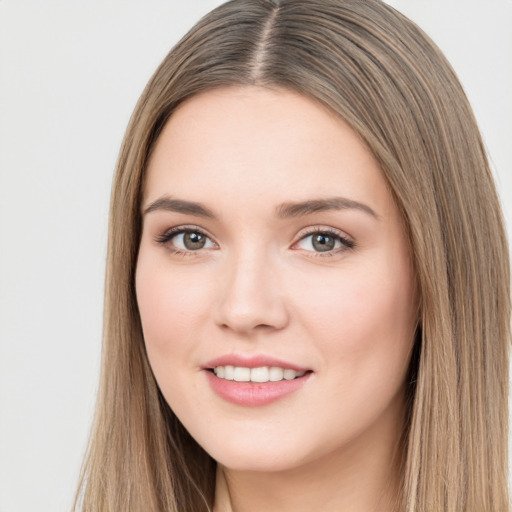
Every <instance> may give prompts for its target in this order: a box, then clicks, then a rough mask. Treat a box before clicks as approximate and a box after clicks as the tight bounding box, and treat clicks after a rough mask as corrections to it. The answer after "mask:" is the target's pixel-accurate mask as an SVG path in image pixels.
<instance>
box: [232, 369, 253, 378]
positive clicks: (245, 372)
mask: <svg viewBox="0 0 512 512" xmlns="http://www.w3.org/2000/svg"><path fill="white" fill-rule="evenodd" d="M233 380H236V381H237V382H250V381H251V369H250V368H243V367H242V366H235V373H234V376H233Z"/></svg>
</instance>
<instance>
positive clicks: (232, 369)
mask: <svg viewBox="0 0 512 512" xmlns="http://www.w3.org/2000/svg"><path fill="white" fill-rule="evenodd" d="M213 372H214V373H215V375H216V376H217V377H219V378H220V379H226V380H234V381H236V382H278V381H280V380H283V379H284V380H293V379H295V378H297V377H302V376H303V375H304V374H305V373H306V372H297V371H295V370H292V369H290V368H279V367H277V366H272V367H268V366H261V367H259V368H245V367H243V366H229V365H228V366H216V367H215V368H214V369H213Z"/></svg>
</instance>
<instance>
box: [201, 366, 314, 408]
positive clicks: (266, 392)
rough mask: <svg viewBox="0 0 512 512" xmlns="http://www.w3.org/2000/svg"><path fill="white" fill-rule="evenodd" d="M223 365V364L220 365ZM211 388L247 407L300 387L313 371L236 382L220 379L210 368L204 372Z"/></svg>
mask: <svg viewBox="0 0 512 512" xmlns="http://www.w3.org/2000/svg"><path fill="white" fill-rule="evenodd" d="M218 366H222V365H218ZM204 373H205V374H206V377H207V379H208V383H209V384H210V387H211V389H212V390H213V391H214V392H215V393H216V394H217V395H219V396H220V397H221V398H223V399H224V400H226V401H228V402H231V403H232V404H236V405H242V406H246V407H255V406H261V405H267V404H270V403H272V402H275V401H276V400H279V399H280V398H283V397H285V396H286V395H289V394H290V393H293V392H295V391H297V390H298V389H300V388H301V387H302V386H303V385H304V384H305V383H306V382H307V381H308V379H309V377H310V376H311V373H306V374H305V375H303V376H302V377H298V378H296V379H293V380H281V381H279V382H261V383H260V382H236V381H234V380H226V379H220V378H219V377H216V376H215V374H214V373H213V372H211V371H209V370H206V371H205V372H204Z"/></svg>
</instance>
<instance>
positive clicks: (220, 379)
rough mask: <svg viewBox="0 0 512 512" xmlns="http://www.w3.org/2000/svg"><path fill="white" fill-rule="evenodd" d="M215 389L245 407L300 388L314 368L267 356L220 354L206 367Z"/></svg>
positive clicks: (288, 393)
mask: <svg viewBox="0 0 512 512" xmlns="http://www.w3.org/2000/svg"><path fill="white" fill-rule="evenodd" d="M203 370H206V371H205V375H206V377H207V381H208V383H209V385H210V388H211V390H212V391H213V392H214V393H215V394H217V395H218V396H219V397H220V398H221V399H223V400H224V401H227V402H230V403H232V404H235V405H237V406H242V407H258V406H265V405H269V404H271V403H273V402H275V401H278V400H281V399H283V398H285V397H286V396H288V395H291V394H295V393H297V392H299V390H300V389H302V388H303V387H304V386H306V384H307V382H308V381H309V380H310V377H311V376H312V374H313V371H312V370H310V369H306V368H304V367H300V366H296V365H295V364H293V363H290V362H285V361H282V360H278V359H274V358H271V357H266V356H252V357H242V356H235V355H233V354H231V355H227V356H223V357H220V358H218V359H216V360H214V361H211V362H210V363H208V364H207V365H205V366H204V367H203Z"/></svg>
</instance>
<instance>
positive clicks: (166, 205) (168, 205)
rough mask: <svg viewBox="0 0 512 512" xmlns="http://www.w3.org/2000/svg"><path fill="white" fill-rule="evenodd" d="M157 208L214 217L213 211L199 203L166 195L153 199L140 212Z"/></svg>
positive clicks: (144, 213) (146, 212) (147, 211)
mask: <svg viewBox="0 0 512 512" xmlns="http://www.w3.org/2000/svg"><path fill="white" fill-rule="evenodd" d="M158 210H164V211H168V212H176V213H184V214H186V215H196V216H197V217H207V218H209V219H215V218H216V217H215V215H214V213H213V212H212V211H211V210H210V209H208V208H206V206H204V205H202V204H201V203H195V202H193V201H184V200H183V199H172V198H170V197H168V196H164V197H160V198H159V199H157V200H155V201H153V202H152V203H151V204H150V205H148V206H147V207H146V208H144V210H143V211H142V214H143V215H146V214H148V213H151V212H155V211H158Z"/></svg>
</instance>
